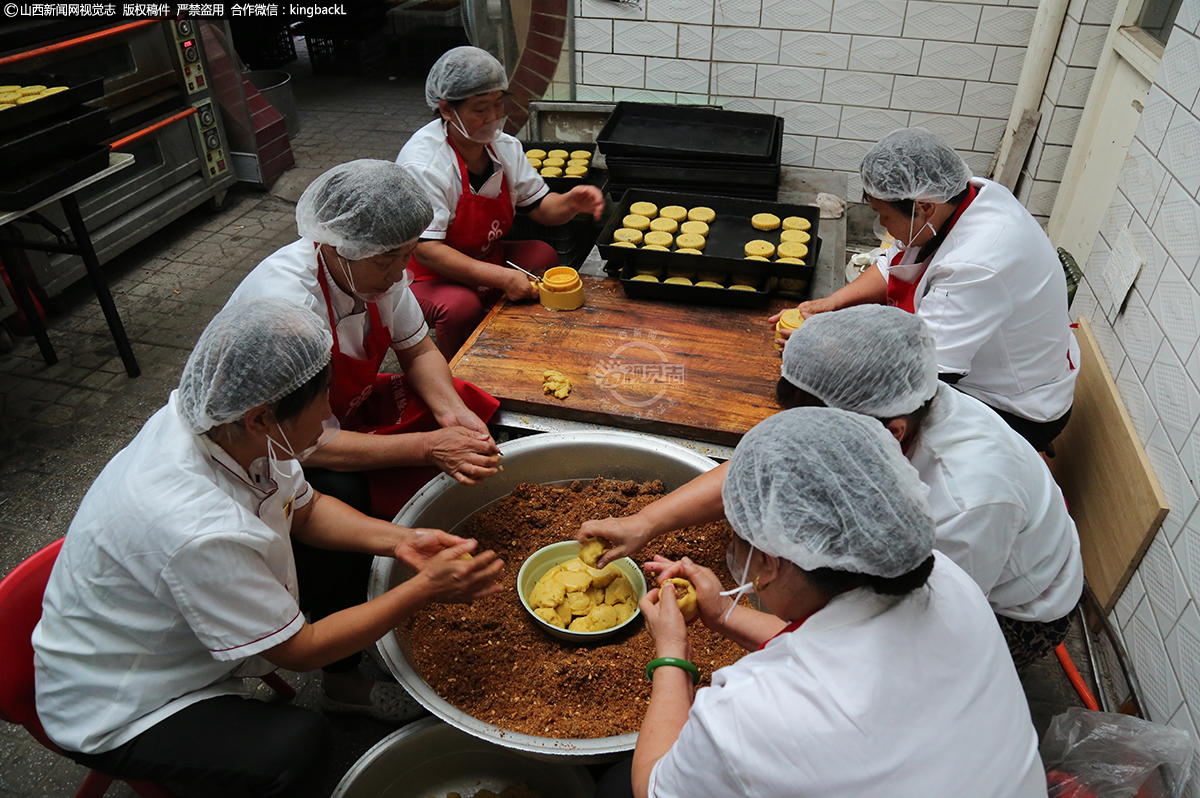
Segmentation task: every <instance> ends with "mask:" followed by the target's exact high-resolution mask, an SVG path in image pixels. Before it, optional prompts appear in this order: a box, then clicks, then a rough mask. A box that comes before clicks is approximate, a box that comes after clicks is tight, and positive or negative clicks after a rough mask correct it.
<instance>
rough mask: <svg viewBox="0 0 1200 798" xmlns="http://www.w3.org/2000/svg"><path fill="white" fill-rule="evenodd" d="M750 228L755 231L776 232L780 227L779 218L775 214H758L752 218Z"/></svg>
mask: <svg viewBox="0 0 1200 798" xmlns="http://www.w3.org/2000/svg"><path fill="white" fill-rule="evenodd" d="M750 226H751V227H753V228H754V229H755V230H774V229H776V228H777V227H779V217H778V216H776V215H775V214H773V213H756V214H754V215H753V216H751V217H750Z"/></svg>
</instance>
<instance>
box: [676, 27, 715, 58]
mask: <svg viewBox="0 0 1200 798" xmlns="http://www.w3.org/2000/svg"><path fill="white" fill-rule="evenodd" d="M712 39H713V34H712V28H710V27H708V26H707V25H680V26H679V57H680V58H689V59H692V60H696V61H708V60H709V59H710V58H712Z"/></svg>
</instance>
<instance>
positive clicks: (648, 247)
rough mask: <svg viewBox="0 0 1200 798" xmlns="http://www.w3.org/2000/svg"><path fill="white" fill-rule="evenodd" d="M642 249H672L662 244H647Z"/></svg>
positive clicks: (667, 250)
mask: <svg viewBox="0 0 1200 798" xmlns="http://www.w3.org/2000/svg"><path fill="white" fill-rule="evenodd" d="M642 249H651V250H654V251H655V252H670V251H671V250H669V249H667V248H666V247H664V246H663V245H662V244H647V245H646V246H644V247H642Z"/></svg>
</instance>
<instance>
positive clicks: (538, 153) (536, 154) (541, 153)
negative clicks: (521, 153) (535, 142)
mask: <svg viewBox="0 0 1200 798" xmlns="http://www.w3.org/2000/svg"><path fill="white" fill-rule="evenodd" d="M525 157H526V158H537V159H538V160H539V161H540V160H542V159H543V158H545V157H546V151H545V150H537V149H534V150H525Z"/></svg>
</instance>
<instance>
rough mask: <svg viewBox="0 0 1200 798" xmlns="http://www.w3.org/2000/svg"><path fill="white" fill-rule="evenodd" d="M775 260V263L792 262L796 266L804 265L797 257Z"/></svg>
mask: <svg viewBox="0 0 1200 798" xmlns="http://www.w3.org/2000/svg"><path fill="white" fill-rule="evenodd" d="M775 262H776V263H792V264H795V265H796V266H803V265H804V261H802V260H800V259H799V258H779V259H778V260H776V261H775Z"/></svg>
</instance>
